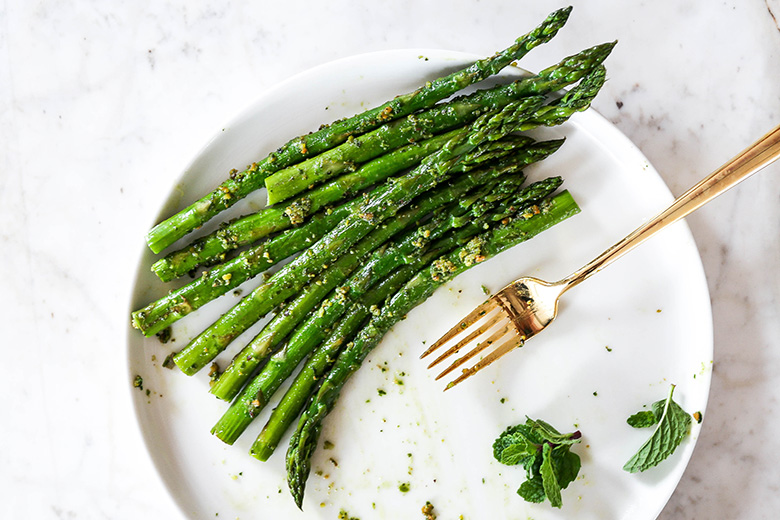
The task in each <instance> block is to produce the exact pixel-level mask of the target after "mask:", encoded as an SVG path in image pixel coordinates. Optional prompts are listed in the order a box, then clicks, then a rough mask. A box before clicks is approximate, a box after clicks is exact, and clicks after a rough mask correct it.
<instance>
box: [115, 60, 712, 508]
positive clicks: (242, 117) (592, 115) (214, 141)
mask: <svg viewBox="0 0 780 520" xmlns="http://www.w3.org/2000/svg"><path fill="white" fill-rule="evenodd" d="M403 55H407V56H408V58H409V59H412V58H417V59H419V58H420V57H422V56H424V55H431V57H433V58H435V59H440V60H442V61H453V62H457V63H460V61H459V60H464V61H474V60H477V59H481V58H482V57H483V56H481V55H478V54H475V53H471V52H465V51H456V50H447V49H441V48H426V47H423V48H417V47H405V48H397V49H384V50H376V51H370V52H364V53H357V54H352V55H347V56H342V57H339V58H336V59H333V60H329V61H326V62H323V63H320V64H317V65H314V66H312V67H309V68H306V69H304V70H301V71H299V72H296V73H295V74H292V75H290V76H288V77H287V78H285V79H283V80H281V81H279V82H277V83H275V84H273V85H272V86H270V87H268V88H266V89H264V90H263V91H262V92H260V93H259V94H258V95H257V96H256V97H255V98H254V99H253V100H251V101H250V102H248V103H247V104H245V105H244V106H243V107H242V108H240V109H239V110H238V111H237V112H235V113H234V114H233V115H232V116H231V117H230V118H228V119H227V120H226V122H225V124H223V125H222V126H220V127H218V128H221V129H223V130H219V129H218V130H216V131H215V132H213V133H212V135H211V136H210V137H209V138H208V139H207V140H206V141H205V143H204V144H202V145H201V146H200V147H198V148H197V149H196V151H195V153H194V154H193V155H192V156H191V158H190V159H189V160H188V161H187V162H186V164H185V166H184V167H183V168H182V169H181V170H180V172H179V173H178V175H176V176H175V177H174V178H173V181H172V182H171V183H170V185H169V186H168V188H167V193H168V196H167V197H166V198H164V199H163V202H162V204H161V205H160V206H159V207H158V208H157V213H156V216H155V223H156V222H159V221H160V220H161V219H162V218H166V217H167V216H169V215H168V214H167V213H166V212H165V210H166V206H167V205H170V200H171V194H172V193H173V192H174V191H175V188H176V186H179V185H181V184H182V183H183V182H184V181H185V178H186V177H187V176H188V174H189V172H190V170H191V169H192V168H193V166H195V165H196V164H197V163H198V162H199V161H200V160H201V158H202V157H203V156H204V155H206V154H208V153H209V151H210V150H211V149H212V148H214V147H216V146H217V145H218V144H219V143H220V137H224V134H225V132H224V129H225V128H232V127H236V126H239V124H240V123H241V122H243V121H246V120H248V119H251V118H253V117H256V112H257V110H258V108H259V107H260V106H261V105H263V104H264V103H267V100H268V99H269V98H271V97H273V96H274V95H276V94H277V93H278V92H280V91H283V90H284V89H285V88H286V87H287V86H288V85H291V84H295V83H297V82H300V81H302V80H304V79H305V78H307V77H309V76H316V75H318V74H319V73H321V72H323V71H327V70H329V69H333V68H335V67H338V66H341V65H345V64H349V63H354V62H363V61H364V60H377V59H381V57H383V56H392V57H393V58H394V59H399V58H400V57H401V56H403ZM415 55H416V56H415ZM518 69H519V70H521V71H522V70H524V69H521V68H519V67H518ZM577 118H578V121H579V120H580V119H585V123H586V125H585V126H588V127H589V126H590V125H594V124H595V125H597V126H598V129H599V131H600V132H606V133H607V134H609V135H610V136H611V139H613V140H615V141H618V142H620V143H621V150H622V151H627V152H629V153H630V154H631V155H634V156H635V157H637V158H639V159H641V160H642V161H644V163H645V164H646V165H647V169H649V170H650V173H652V174H653V175H652V178H653V182H654V183H656V184H657V185H658V189H660V190H661V191H663V192H664V193H665V194H666V195H667V198H668V201H669V202H671V201H672V200H673V195H672V192H671V190H670V189H669V187H668V185H667V184H666V182H665V181H664V180H663V177H661V175H660V173H659V172H658V171H657V170H656V169H655V167H654V166H653V164H652V163H651V162H650V161H649V160H648V159H647V157H646V156H645V155H644V153H643V152H642V151H641V149H640V148H639V147H638V146H637V145H636V144H635V143H634V142H633V141H631V140H630V139H629V138H628V136H626V135H625V134H624V133H623V132H622V131H621V130H620V129H619V128H618V127H617V126H616V125H615V124H614V123H612V122H611V121H609V120H608V119H607V118H606V117H605V116H603V115H602V114H600V113H599V112H598V111H597V110H596V109H595V108H593V107H590V108H588V109H587V110H586V111H584V112H581V113H579V114H577ZM578 124H581V123H578ZM293 137H294V136H291V137H287V138H286V139H288V140H289V139H290V138H293ZM285 142H286V141H285ZM190 203H191V201H181V203H180V204H183V205H184V206H186V205H189V204H190ZM676 225H677V226H678V227H679V228H681V231H680V232H682V233H683V234H684V235H685V240H686V241H687V242H690V244H691V245H692V246H693V248H694V250H695V251H696V255H695V262H696V268H697V273H698V274H700V276H701V277H702V279H703V282H704V283H703V284H702V286H703V289H704V291H705V293H704V294H703V295H702V296H706V297H707V305H706V306H705V307H704V309H703V310H704V311H705V314H706V316H703V318H704V320H705V321H706V325H707V326H706V331H703V332H706V335H707V337H706V338H703V340H704V341H705V342H706V344H707V345H708V354H709V359H710V360H711V361H712V362H713V363H714V362H715V359H714V324H713V312H712V302H711V299H710V291H709V286H708V284H707V279H706V272H705V271H704V265H703V261H702V258H701V253H700V250H699V247H698V245H697V243H696V240H695V238H694V236H693V233H692V231H691V229H690V227H689V225H688V223H687V221H686V220H685V219H683V220H682V221H680V222H678V223H677V224H676ZM149 228H151V226H149ZM141 242H142V246H141V248H140V251H138V252H137V253H136V261H135V264H134V265H135V266H136V269H135V273H134V274H133V276H132V279H131V283H130V290H129V299H128V301H127V306H126V308H125V309H124V312H125V314H124V315H123V316H124V317H125V318H124V319H125V320H126V321H125V323H127V325H126V336H125V352H124V355H123V356H122V358H123V364H124V372H125V374H126V375H127V376H128V381H130V382H132V380H133V378H134V377H135V374H134V373H133V370H132V363H133V362H132V358H133V352H132V350H133V346H132V343H133V341H134V339H136V340H137V335H138V334H139V331H138V330H137V329H134V328H133V327H132V324H130V320H128V319H127V317H128V316H129V315H130V313H131V312H132V311H134V310H136V309H135V307H134V300H135V299H136V298H137V294H138V291H139V289H138V285H139V282H140V280H141V279H142V276H143V274H144V267H145V266H144V264H143V263H142V260H143V258H144V256H145V255H146V254H147V251H146V249H148V247H147V245H146V242H145V240H142V241H141ZM703 377H706V392H705V395H704V398H703V407H702V412H705V411H706V409H707V406H708V405H709V398H710V396H711V392H712V371H711V370H709V371H707V372H706V373H705V374H704V375H703ZM124 386H125V389H126V390H125V391H126V392H127V395H129V396H130V399H131V402H132V407H133V415H134V418H135V419H134V421H133V422H134V423H135V428H136V432H137V433H138V434H139V435H140V437H141V440H142V442H143V445H144V447H145V456H146V457H148V459H149V460H150V462H151V463H152V466H153V467H154V470H155V474H156V478H157V479H159V481H160V482H162V483H163V487H164V490H165V493H166V494H167V495H168V497H169V498H170V500H171V502H172V503H173V504H174V505H175V508H176V509H178V510H179V512H180V513H181V514H182V516H183V517H188V516H189V515H188V511H187V509H186V508H185V504H184V503H183V502H184V500H183V499H182V498H180V497H177V494H176V493H174V490H173V486H172V482H171V477H170V476H168V475H167V473H166V471H164V468H163V463H162V461H160V460H159V459H158V458H156V457H154V456H152V455H153V452H154V447H153V442H152V439H151V437H152V436H151V435H150V432H149V431H148V426H145V425H144V421H143V420H142V419H143V417H142V413H141V410H142V407H143V406H144V405H145V401H144V399H142V398H140V397H139V394H138V391H137V389H136V388H133V386H132V385H124ZM705 416H706V414H705ZM704 424H706V423H705V422H702V426H703V425H704ZM700 436H701V431H700V432H699V435H697V436H696V437H695V438H691V439H690V440H689V442H691V443H693V446H692V449H690V450H688V451H687V452H686V453H685V454H684V458H683V460H682V461H681V463H680V470H679V474H678V475H676V476H675V477H674V486H672V487H671V489H670V491H669V492H668V493H667V494H666V496H665V497H664V500H663V502H662V503H661V504H660V505H659V508H658V510H657V511H656V512H655V514H654V516H653V518H657V517H658V515H660V513H661V512H662V511H663V509H664V508H665V507H666V505H667V504H668V501H669V499H670V498H671V496H672V495H673V494H674V492H675V491H676V490H677V488H678V487H679V484H680V481H681V479H682V477H683V475H684V473H685V472H686V471H687V469H688V466H689V463H690V459H691V458H692V456H693V453H694V452H695V450H696V447H697V445H698V438H699V437H700Z"/></svg>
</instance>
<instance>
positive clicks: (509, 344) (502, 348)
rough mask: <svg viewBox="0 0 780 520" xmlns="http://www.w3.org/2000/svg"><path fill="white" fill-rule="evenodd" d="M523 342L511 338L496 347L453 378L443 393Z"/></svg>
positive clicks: (522, 338) (523, 338) (519, 337)
mask: <svg viewBox="0 0 780 520" xmlns="http://www.w3.org/2000/svg"><path fill="white" fill-rule="evenodd" d="M524 342H525V337H524V336H513V337H512V338H511V339H510V340H508V341H506V342H504V343H502V344H501V345H499V346H498V347H496V349H495V350H494V351H493V352H491V353H490V354H488V355H487V356H485V357H484V358H482V359H481V360H480V361H479V362H477V364H475V365H474V366H473V367H471V368H468V369H464V370H463V373H462V374H461V375H459V376H458V377H457V378H455V379H454V380H452V381H450V382H449V383H448V384H447V386H446V387H445V388H444V391H445V392H446V391H447V390H449V389H450V388H452V387H453V386H455V385H457V384H458V383H460V382H462V381H463V380H465V379H467V378H469V377H471V376H473V375H474V374H476V373H477V372H479V371H480V370H482V369H483V368H485V367H486V366H488V365H489V364H491V363H492V362H493V361H495V360H497V359H498V358H500V357H501V356H503V355H504V354H506V353H507V352H510V351H512V350H514V349H516V348H517V347H521V346H522V345H523V343H524ZM437 379H438V378H437Z"/></svg>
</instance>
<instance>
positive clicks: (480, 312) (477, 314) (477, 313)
mask: <svg viewBox="0 0 780 520" xmlns="http://www.w3.org/2000/svg"><path fill="white" fill-rule="evenodd" d="M497 306H498V302H496V301H495V300H494V299H493V298H490V299H488V300H486V301H485V302H483V303H482V304H481V305H479V306H478V307H477V308H476V309H474V310H473V311H471V313H469V314H468V315H467V316H466V317H465V318H463V319H462V320H460V321H459V322H458V323H457V325H455V326H454V327H452V328H451V329H450V330H449V331H447V333H446V334H444V336H442V337H441V338H439V340H438V341H437V342H436V343H434V344H433V345H431V346H430V347H429V348H428V350H426V351H425V352H423V353H422V355H420V358H421V359H422V358H424V357H425V356H427V355H428V354H430V353H431V352H433V351H434V350H436V349H437V348H439V347H441V346H442V345H444V344H445V343H446V342H448V341H449V340H451V339H452V338H454V337H455V336H457V335H458V334H459V333H460V332H461V331H463V330H464V329H467V328H469V327H470V326H471V325H472V324H474V322H476V321H477V320H479V318H481V317H482V316H484V315H485V314H487V313H488V312H489V311H491V310H493V309H494V308H496V307H497Z"/></svg>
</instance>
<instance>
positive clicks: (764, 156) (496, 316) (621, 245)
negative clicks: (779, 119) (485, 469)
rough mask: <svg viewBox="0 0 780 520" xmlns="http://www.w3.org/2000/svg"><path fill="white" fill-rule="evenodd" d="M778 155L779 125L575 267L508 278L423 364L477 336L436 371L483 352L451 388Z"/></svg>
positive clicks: (448, 370)
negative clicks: (575, 292)
mask: <svg viewBox="0 0 780 520" xmlns="http://www.w3.org/2000/svg"><path fill="white" fill-rule="evenodd" d="M779 157H780V126H778V127H776V128H775V129H773V130H771V131H770V132H769V133H767V134H766V135H765V136H764V137H762V138H761V139H759V140H758V141H756V142H755V143H754V144H752V145H751V146H749V147H748V148H746V149H745V150H743V151H742V152H741V153H740V154H738V155H737V156H735V157H734V158H732V159H731V160H729V161H728V162H727V163H726V164H724V165H723V166H721V167H720V168H718V169H717V170H715V171H714V172H712V173H711V174H710V175H708V176H707V177H705V178H704V179H703V180H702V181H700V182H699V183H698V184H696V185H695V186H693V187H692V188H691V189H689V190H688V191H687V192H685V193H684V194H683V195H681V196H680V197H678V198H677V199H676V200H675V201H674V202H673V203H672V205H671V206H669V207H668V208H667V209H666V210H664V211H662V212H661V213H659V214H658V215H657V216H656V217H655V218H653V219H652V220H650V221H649V222H647V223H645V224H643V225H642V226H640V227H639V228H637V229H636V230H635V231H633V232H632V233H631V234H629V235H628V236H627V237H625V238H624V239H622V240H620V241H619V242H618V243H616V244H615V245H613V246H612V247H610V248H609V249H607V250H606V251H604V252H603V253H602V254H601V255H599V256H598V257H597V258H595V259H594V260H592V261H591V262H590V263H588V264H587V265H585V266H584V267H582V268H581V269H580V270H578V271H576V272H574V273H572V274H571V275H569V276H567V277H566V278H563V279H562V280H559V281H557V282H554V283H550V282H545V281H543V280H539V279H538V278H530V277H526V278H519V279H517V280H515V281H514V282H512V283H510V284H509V285H507V286H506V287H504V288H503V289H501V291H499V292H498V293H496V294H494V295H493V296H491V297H490V298H489V299H488V300H487V301H485V302H484V303H483V304H482V305H480V306H478V307H477V308H476V309H474V310H473V311H472V312H471V313H470V314H469V315H468V316H466V317H465V318H463V320H461V321H460V322H458V324H457V325H455V326H454V327H453V328H452V329H450V330H449V331H448V332H447V333H446V334H444V336H442V337H441V338H440V339H439V340H438V341H437V342H436V343H434V344H433V345H431V347H430V348H429V349H428V350H426V351H425V352H424V353H423V354H422V355H421V356H420V357H421V358H424V357H426V356H428V355H430V354H431V353H433V352H434V351H436V350H438V349H439V348H440V347H442V346H443V345H445V344H447V343H450V342H452V341H454V342H455V344H454V345H452V346H451V347H450V348H448V349H447V350H446V351H444V353H442V354H441V355H440V356H439V357H437V358H436V359H435V360H434V361H433V362H432V363H431V364H430V365H429V366H428V368H432V367H434V366H436V365H438V364H439V363H441V362H442V361H444V360H445V359H447V358H449V357H450V356H452V355H454V354H456V353H458V352H459V351H460V350H462V349H463V348H464V347H465V346H467V345H469V344H471V343H472V342H474V341H477V340H479V341H477V343H476V345H475V346H474V347H473V348H472V349H471V350H469V351H468V352H467V353H466V354H464V355H463V356H461V357H460V358H458V359H457V360H455V361H454V362H453V363H452V364H451V365H450V366H449V367H447V368H446V369H445V370H444V371H443V372H441V373H440V374H439V375H438V376H437V377H436V379H441V378H442V377H444V376H445V375H447V374H449V373H451V372H452V371H454V370H455V369H457V368H459V367H463V366H464V365H465V363H466V362H468V361H469V360H470V359H472V358H474V357H475V356H477V355H479V354H480V353H483V352H487V353H486V354H485V355H484V357H482V358H481V359H480V360H479V361H478V362H477V363H476V364H474V365H473V366H471V367H469V368H462V369H461V374H460V375H459V376H458V377H457V378H455V379H454V380H453V381H451V382H450V383H449V384H448V385H447V386H446V387H445V390H448V389H450V388H452V387H453V386H455V385H456V384H458V383H460V382H461V381H463V380H464V379H466V378H468V377H470V376H472V375H474V374H475V373H476V372H478V371H479V370H481V369H483V368H485V367H486V366H488V365H489V364H491V363H492V362H494V361H495V360H497V359H498V358H500V357H501V356H503V355H504V354H506V353H507V352H509V351H511V350H513V349H515V348H517V347H519V346H522V345H523V344H524V343H525V342H526V341H527V340H528V339H530V338H532V337H533V336H535V335H537V334H538V333H539V332H541V331H542V330H543V329H544V328H546V327H547V326H548V325H549V324H550V323H551V322H552V321H553V319H555V316H556V315H557V314H558V300H559V298H560V296H561V295H562V294H563V293H565V292H566V291H568V290H569V289H571V288H572V287H574V286H575V285H578V284H580V283H582V282H583V281H585V280H586V279H587V278H589V277H590V276H591V275H592V274H593V273H595V272H596V271H598V270H600V269H602V268H604V267H606V266H607V265H609V264H611V263H612V262H614V261H615V260H617V259H618V258H620V257H621V256H623V255H624V254H625V253H627V252H629V251H630V250H632V249H634V248H635V247H636V246H638V245H639V244H641V243H642V242H644V241H645V240H647V239H648V238H650V237H651V236H653V235H655V234H656V233H658V232H659V231H661V230H662V229H664V228H665V227H666V226H668V225H670V224H672V223H674V222H676V221H678V220H680V219H681V218H684V217H685V216H686V215H688V214H689V213H691V212H693V211H695V210H696V209H698V208H700V207H701V206H703V205H704V204H706V203H707V202H709V201H710V200H712V199H714V198H715V197H717V196H718V195H720V194H721V193H723V192H724V191H726V190H728V189H729V188H731V187H733V186H735V185H736V184H738V183H739V182H741V181H743V180H745V179H746V178H748V177H749V176H750V175H752V174H754V173H755V172H757V171H758V170H760V169H762V168H764V167H765V166H767V165H768V164H771V163H772V162H774V161H775V160H777V159H778V158H779Z"/></svg>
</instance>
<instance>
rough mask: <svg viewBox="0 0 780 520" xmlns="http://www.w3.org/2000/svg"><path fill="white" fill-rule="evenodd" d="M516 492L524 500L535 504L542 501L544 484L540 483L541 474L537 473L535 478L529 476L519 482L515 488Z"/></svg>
mask: <svg viewBox="0 0 780 520" xmlns="http://www.w3.org/2000/svg"><path fill="white" fill-rule="evenodd" d="M517 494H518V495H520V496H521V497H522V499H523V500H525V501H526V502H533V503H535V504H540V503H542V502H544V484H543V483H542V476H541V475H537V476H536V478H530V479H528V480H526V481H525V482H523V483H522V484H520V487H519V488H518V489H517Z"/></svg>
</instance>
